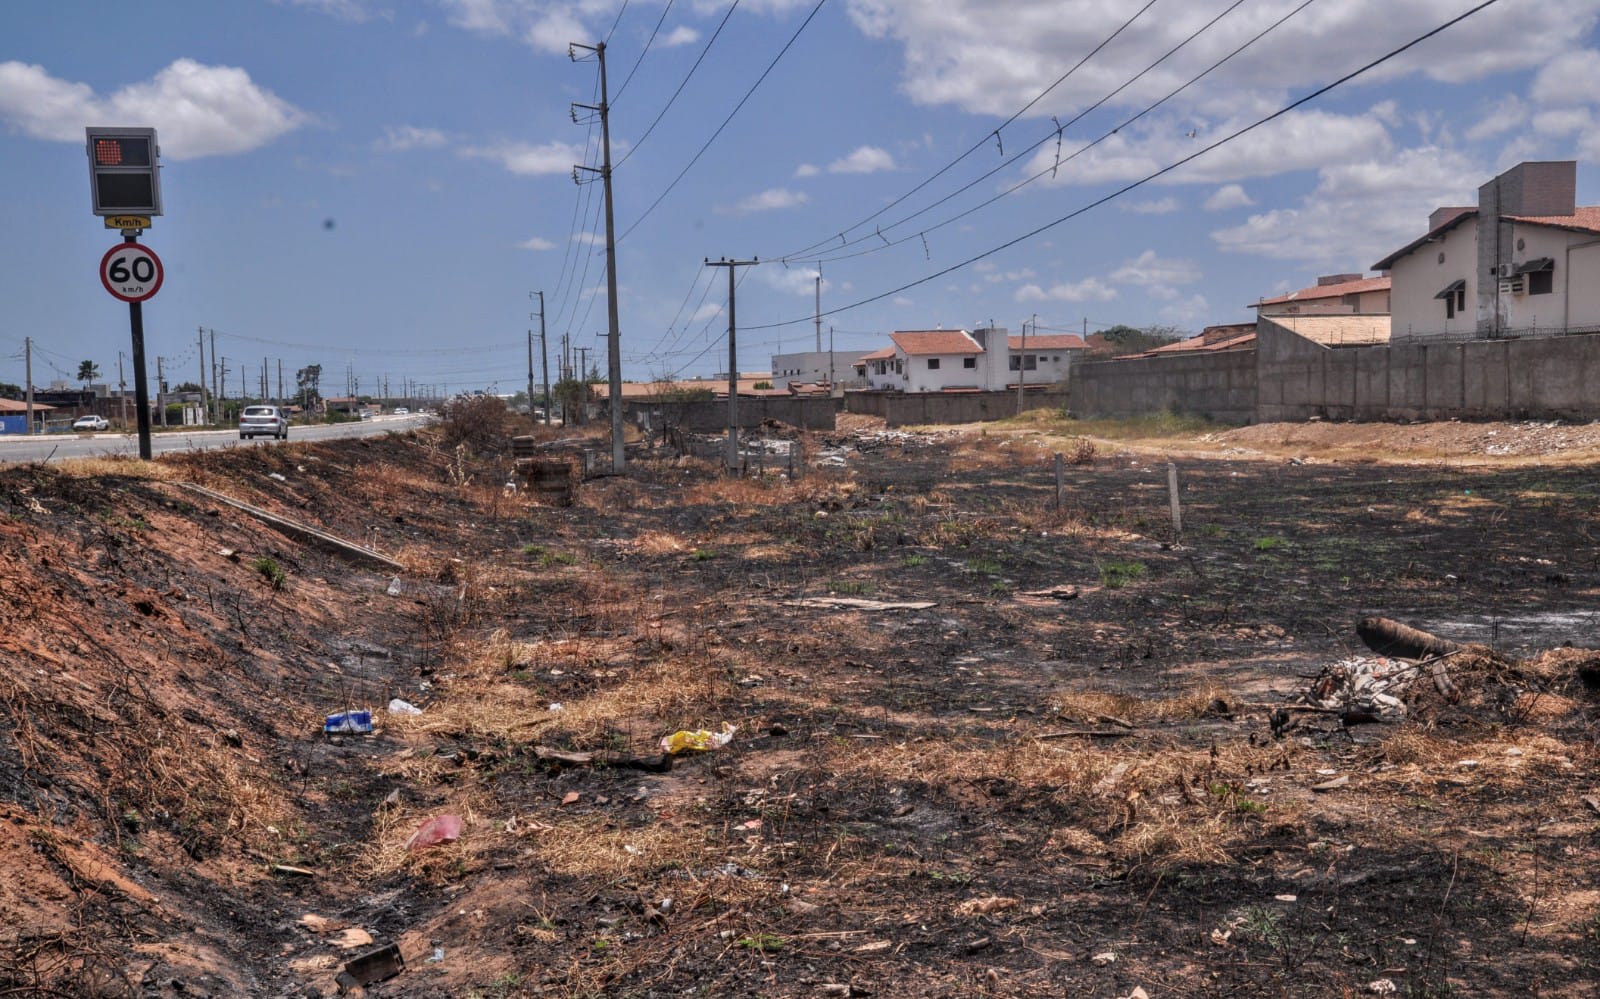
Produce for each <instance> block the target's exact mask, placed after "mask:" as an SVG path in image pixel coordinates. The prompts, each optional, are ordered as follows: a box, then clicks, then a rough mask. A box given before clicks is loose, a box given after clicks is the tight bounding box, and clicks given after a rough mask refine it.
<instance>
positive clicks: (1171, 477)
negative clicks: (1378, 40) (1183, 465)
mask: <svg viewBox="0 0 1600 999" xmlns="http://www.w3.org/2000/svg"><path fill="white" fill-rule="evenodd" d="M1167 493H1168V494H1169V495H1170V496H1171V498H1172V540H1173V542H1174V543H1176V542H1177V541H1178V539H1179V538H1181V537H1183V511H1182V509H1180V508H1179V506H1178V466H1177V465H1175V464H1173V463H1172V462H1170V461H1169V462H1167Z"/></svg>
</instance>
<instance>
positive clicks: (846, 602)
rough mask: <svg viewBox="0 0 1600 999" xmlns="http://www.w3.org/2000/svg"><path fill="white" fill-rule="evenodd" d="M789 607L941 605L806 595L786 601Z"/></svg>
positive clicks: (872, 608)
mask: <svg viewBox="0 0 1600 999" xmlns="http://www.w3.org/2000/svg"><path fill="white" fill-rule="evenodd" d="M785 606H788V607H812V608H818V609H821V610H840V609H843V610H860V611H893V610H931V609H932V608H934V607H937V606H939V605H938V603H936V602H935V601H932V600H866V599H863V598H861V597H806V598H805V599H804V600H788V601H785Z"/></svg>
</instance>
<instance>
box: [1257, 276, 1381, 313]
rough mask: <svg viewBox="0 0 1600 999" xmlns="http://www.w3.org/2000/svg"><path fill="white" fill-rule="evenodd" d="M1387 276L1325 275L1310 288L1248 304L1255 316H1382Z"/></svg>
mask: <svg viewBox="0 0 1600 999" xmlns="http://www.w3.org/2000/svg"><path fill="white" fill-rule="evenodd" d="M1389 285H1390V278H1389V275H1388V274H1387V273H1385V274H1378V275H1375V276H1373V277H1365V276H1363V275H1361V274H1327V275H1324V276H1322V277H1319V278H1317V283H1316V284H1314V285H1312V286H1311V287H1309V288H1301V289H1300V290H1299V291H1291V292H1289V293H1288V294H1287V295H1278V296H1276V297H1274V298H1263V299H1262V300H1261V301H1259V302H1257V303H1255V304H1254V305H1252V306H1250V308H1252V309H1255V310H1256V315H1258V316H1323V315H1330V314H1338V313H1359V314H1369V315H1383V314H1387V313H1388V311H1389V292H1390V288H1389Z"/></svg>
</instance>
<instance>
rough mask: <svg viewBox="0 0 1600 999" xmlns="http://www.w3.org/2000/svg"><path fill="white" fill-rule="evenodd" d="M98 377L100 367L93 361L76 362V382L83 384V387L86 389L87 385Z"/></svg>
mask: <svg viewBox="0 0 1600 999" xmlns="http://www.w3.org/2000/svg"><path fill="white" fill-rule="evenodd" d="M99 377H100V365H98V364H96V363H94V362H93V361H80V362H78V381H80V382H83V387H84V388H88V387H89V383H90V382H92V381H94V380H95V379H96V378H99Z"/></svg>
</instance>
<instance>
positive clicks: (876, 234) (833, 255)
mask: <svg viewBox="0 0 1600 999" xmlns="http://www.w3.org/2000/svg"><path fill="white" fill-rule="evenodd" d="M1314 2H1316V0H1304V2H1303V3H1301V4H1300V6H1299V7H1297V8H1295V9H1294V10H1292V11H1290V12H1289V13H1288V14H1285V15H1284V16H1283V17H1282V18H1281V19H1280V20H1278V21H1277V23H1275V24H1273V25H1271V26H1269V27H1268V28H1266V29H1265V30H1264V31H1262V32H1261V33H1259V34H1257V35H1256V36H1255V37H1254V38H1252V39H1250V40H1249V41H1247V42H1245V43H1244V44H1243V45H1241V46H1240V47H1239V48H1237V49H1235V50H1234V51H1233V52H1231V53H1229V54H1228V55H1227V56H1225V57H1224V58H1223V59H1221V60H1219V61H1218V62H1215V63H1213V64H1212V65H1211V66H1210V67H1208V68H1207V69H1206V70H1205V71H1203V72H1201V73H1200V74H1199V75H1197V76H1195V77H1194V78H1192V79H1191V80H1189V82H1188V83H1185V84H1184V85H1183V86H1182V87H1180V88H1178V89H1177V90H1174V91H1173V92H1172V93H1169V94H1168V95H1167V96H1165V97H1163V98H1161V100H1160V101H1158V102H1157V103H1156V104H1154V105H1151V106H1150V107H1147V108H1146V109H1145V110H1144V111H1142V112H1140V114H1138V115H1136V116H1134V117H1133V118H1130V119H1128V120H1127V121H1125V122H1122V123H1121V124H1119V125H1117V126H1116V127H1114V128H1112V129H1111V130H1110V131H1109V132H1107V133H1106V135H1107V136H1109V135H1114V134H1116V133H1117V132H1118V131H1119V130H1121V129H1123V128H1126V127H1127V126H1128V125H1130V124H1132V123H1133V122H1135V121H1137V120H1138V119H1139V118H1141V117H1143V116H1144V115H1146V114H1149V113H1150V112H1151V111H1153V110H1155V108H1157V107H1160V106H1161V104H1163V103H1165V102H1166V101H1168V100H1171V99H1172V98H1173V97H1174V96H1176V95H1177V94H1178V93H1181V92H1182V90H1184V89H1186V88H1187V87H1189V86H1190V85H1192V84H1194V83H1195V82H1196V81H1198V80H1200V79H1202V78H1203V77H1205V76H1207V75H1208V74H1210V73H1211V72H1213V71H1214V70H1216V69H1217V68H1218V67H1220V66H1221V65H1222V64H1223V63H1225V62H1227V61H1228V60H1229V59H1232V58H1233V57H1234V56H1236V55H1238V54H1239V53H1240V52H1243V51H1244V50H1245V49H1246V48H1249V47H1250V46H1251V45H1254V44H1255V43H1256V42H1257V41H1259V40H1260V39H1261V38H1263V37H1264V36H1265V35H1266V34H1267V33H1268V32H1270V31H1272V30H1273V29H1274V28H1276V27H1278V25H1280V24H1282V23H1283V22H1284V21H1287V20H1288V19H1289V18H1291V17H1293V16H1294V15H1296V14H1298V13H1299V12H1300V11H1302V10H1304V9H1305V8H1306V7H1308V6H1310V5H1311V4H1312V3H1314ZM1243 3H1244V0H1234V2H1233V4H1232V5H1230V6H1228V7H1227V8H1225V9H1224V10H1223V11H1222V12H1221V13H1219V14H1218V15H1217V16H1215V17H1213V18H1212V19H1211V20H1209V21H1207V22H1206V23H1205V24H1204V25H1202V26H1201V27H1200V28H1199V29H1197V30H1196V31H1194V32H1193V33H1191V34H1190V35H1189V36H1188V37H1187V38H1185V39H1183V40H1182V41H1180V42H1179V43H1178V44H1177V45H1174V46H1173V47H1172V48H1170V49H1168V50H1167V51H1166V52H1165V53H1163V54H1162V55H1161V57H1160V58H1158V59H1156V60H1155V61H1154V62H1152V63H1150V64H1149V65H1148V66H1146V67H1145V68H1144V69H1142V70H1140V71H1139V72H1138V73H1135V74H1134V75H1133V76H1131V77H1129V78H1128V79H1127V80H1126V81H1124V82H1123V83H1122V84H1121V85H1120V86H1118V87H1117V88H1116V89H1115V90H1113V91H1111V92H1110V93H1109V94H1106V95H1105V96H1104V97H1102V98H1100V99H1099V100H1097V101H1095V102H1094V103H1093V104H1091V105H1089V106H1088V107H1086V108H1084V109H1083V110H1082V111H1080V112H1078V113H1077V114H1075V115H1073V116H1072V117H1071V118H1070V119H1068V120H1067V121H1066V123H1065V124H1062V123H1060V122H1057V123H1056V127H1055V129H1054V130H1052V131H1050V132H1047V133H1045V135H1044V136H1043V137H1042V138H1040V139H1038V140H1037V141H1036V142H1034V143H1033V144H1032V145H1030V146H1028V147H1027V148H1026V149H1023V150H1021V151H1019V152H1017V153H1016V154H1015V155H1013V156H1011V157H1009V158H1007V159H1004V160H1002V161H1001V162H1000V163H999V165H997V166H995V167H992V168H990V169H989V170H987V171H985V172H984V173H982V174H980V175H979V176H977V177H974V178H973V179H972V180H970V181H968V182H967V183H966V184H964V185H962V186H961V187H959V188H957V189H956V190H954V191H951V192H950V193H949V194H947V195H945V196H944V197H942V198H940V199H938V200H937V201H934V202H932V203H930V204H928V205H926V206H925V207H923V208H920V209H918V210H917V211H915V212H912V213H911V214H910V215H907V216H905V217H904V218H902V219H900V220H899V221H896V222H891V223H889V225H887V226H881V227H879V228H877V229H875V230H874V231H873V232H872V234H871V235H864V236H859V237H857V238H855V239H852V240H847V241H845V242H844V243H843V244H841V245H840V246H837V247H833V248H832V249H831V250H830V251H828V252H829V254H830V255H829V256H826V257H822V258H821V259H822V260H823V261H824V262H826V261H830V260H844V259H848V258H849V257H854V256H865V255H866V253H867V252H877V251H879V250H887V249H889V248H890V247H892V246H897V245H899V243H901V242H905V241H907V240H909V239H910V238H911V237H906V239H902V240H889V241H887V242H885V243H884V244H883V245H879V244H877V243H874V244H873V246H872V248H871V250H870V251H863V252H861V253H853V254H840V252H839V251H840V250H843V249H846V248H848V247H850V246H855V245H858V244H860V243H862V242H865V241H868V240H874V239H883V238H884V237H883V231H884V229H889V230H891V231H892V230H894V229H896V228H898V227H900V226H902V225H905V224H906V223H907V222H910V221H911V220H912V219H915V218H917V217H919V216H921V215H925V214H927V213H928V212H931V211H933V210H934V209H935V208H938V207H939V206H940V205H943V204H947V203H949V202H950V201H953V200H955V199H956V198H957V197H959V196H961V195H963V194H965V193H966V192H967V191H970V190H971V189H972V188H974V187H976V186H977V185H979V184H981V183H983V182H984V181H985V180H988V179H989V178H990V177H993V176H994V175H995V174H997V173H999V172H1000V171H1002V170H1004V169H1005V168H1006V167H1009V166H1010V165H1012V164H1013V163H1016V162H1017V161H1018V160H1021V159H1024V158H1026V157H1027V156H1028V155H1029V154H1030V153H1032V152H1033V151H1034V150H1036V149H1038V148H1039V147H1040V146H1042V145H1044V144H1045V143H1046V142H1049V141H1050V138H1051V137H1052V136H1054V137H1055V138H1056V142H1057V146H1058V156H1059V145H1060V141H1061V135H1062V132H1063V131H1064V130H1065V129H1068V128H1070V127H1072V126H1073V125H1076V124H1077V123H1078V122H1080V121H1082V120H1083V119H1084V118H1086V117H1088V116H1089V115H1090V114H1091V113H1093V112H1094V111H1096V110H1097V109H1099V108H1100V107H1102V106H1104V105H1105V104H1106V102H1107V101H1110V100H1111V99H1112V98H1114V97H1116V96H1117V95H1118V94H1120V93H1122V92H1123V91H1124V90H1126V89H1127V88H1129V87H1131V86H1133V85H1134V84H1135V83H1137V82H1138V81H1139V80H1141V79H1143V78H1144V77H1145V75H1146V74H1148V73H1150V72H1151V71H1152V70H1154V69H1155V68H1156V67H1157V66H1160V65H1161V64H1162V63H1164V62H1166V61H1167V60H1168V59H1170V58H1171V57H1172V56H1173V55H1175V54H1177V52H1178V51H1179V50H1181V49H1183V48H1184V47H1185V46H1187V45H1188V44H1189V43H1190V42H1192V41H1194V40H1195V39H1196V38H1199V37H1200V36H1201V35H1202V34H1204V33H1205V32H1206V31H1208V30H1210V29H1211V28H1212V27H1213V26H1214V25H1215V24H1216V23H1217V22H1218V21H1220V20H1222V19H1223V18H1224V17H1227V16H1228V15H1229V14H1231V13H1233V12H1234V11H1235V10H1237V9H1238V8H1239V6H1240V5H1241V4H1243ZM1041 96H1042V95H1041ZM1101 138H1102V139H1103V138H1105V136H1102V137H1101ZM1082 152H1083V150H1081V149H1080V150H1078V151H1077V152H1076V153H1073V154H1072V156H1069V157H1068V158H1067V159H1066V160H1060V159H1059V158H1058V160H1057V162H1056V164H1055V165H1054V166H1052V167H1051V168H1050V170H1049V171H1041V172H1040V173H1038V174H1035V175H1034V176H1033V177H1030V178H1029V179H1028V183H1031V182H1032V181H1033V180H1037V179H1038V178H1039V177H1040V176H1043V174H1044V173H1045V172H1049V173H1051V174H1054V173H1055V171H1056V170H1057V169H1059V168H1060V166H1061V163H1063V162H1070V161H1071V160H1072V159H1073V158H1075V157H1076V156H1077V155H1078V154H1079V153H1082ZM952 165H953V164H952ZM930 179H931V178H930ZM1023 186H1026V185H1025V184H1019V185H1017V186H1016V187H1013V188H1011V189H1010V190H1008V191H1005V192H1003V193H1004V194H1010V193H1012V191H1015V190H1017V188H1020V187H1023ZM900 200H904V199H903V198H902V199H900ZM997 200H999V199H998V198H990V199H989V200H987V201H984V202H983V203H982V204H980V205H978V206H977V207H978V208H982V207H985V206H987V205H990V204H993V203H994V202H995V201H997ZM884 210H887V209H884ZM971 211H972V210H969V211H968V212H966V213H963V214H962V215H958V216H956V218H958V219H959V218H964V217H965V215H967V214H970V213H971ZM879 214H881V211H880V213H879ZM873 217H874V218H876V217H877V216H876V215H874V216H873ZM949 221H954V220H949ZM949 221H946V222H942V223H940V224H939V225H937V226H932V227H930V228H927V229H923V230H922V231H921V232H918V233H916V234H915V235H917V236H923V235H926V234H927V233H929V232H932V231H934V230H935V229H938V228H942V227H943V226H944V225H948V224H949ZM841 235H842V234H841Z"/></svg>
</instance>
